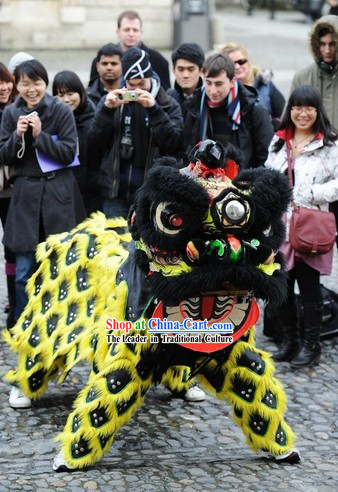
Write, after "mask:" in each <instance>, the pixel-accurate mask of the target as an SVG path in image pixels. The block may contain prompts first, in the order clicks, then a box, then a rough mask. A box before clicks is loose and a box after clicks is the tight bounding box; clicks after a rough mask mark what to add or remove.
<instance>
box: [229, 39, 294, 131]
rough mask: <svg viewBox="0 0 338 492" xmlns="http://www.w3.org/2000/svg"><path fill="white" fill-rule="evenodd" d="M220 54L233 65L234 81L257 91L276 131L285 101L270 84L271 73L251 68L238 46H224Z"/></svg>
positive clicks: (247, 54) (240, 47)
mask: <svg viewBox="0 0 338 492" xmlns="http://www.w3.org/2000/svg"><path fill="white" fill-rule="evenodd" d="M220 52H221V53H222V54H223V55H226V56H228V57H229V58H231V59H232V61H233V62H234V63H235V77H236V79H237V80H239V81H240V82H242V84H244V85H251V86H253V87H254V88H255V89H256V90H257V92H258V96H259V101H260V103H261V104H263V105H264V106H265V107H266V108H267V110H268V111H269V113H270V115H271V118H272V122H273V126H274V130H275V131H276V130H277V129H278V128H279V124H280V118H281V116H282V112H283V109H284V105H285V99H284V96H283V94H282V93H281V92H280V91H279V90H278V89H277V87H276V86H275V84H274V83H273V82H272V77H273V73H272V71H271V70H270V69H265V70H261V69H260V68H259V67H257V66H253V65H252V63H251V60H250V57H249V52H248V50H247V49H246V48H244V47H243V46H240V45H238V44H235V43H228V44H225V45H224V46H222V47H221V48H220Z"/></svg>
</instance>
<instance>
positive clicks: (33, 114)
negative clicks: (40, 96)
mask: <svg viewBox="0 0 338 492" xmlns="http://www.w3.org/2000/svg"><path fill="white" fill-rule="evenodd" d="M31 116H39V113H38V112H37V111H33V112H32V113H29V114H28V115H27V117H28V118H30V117H31Z"/></svg>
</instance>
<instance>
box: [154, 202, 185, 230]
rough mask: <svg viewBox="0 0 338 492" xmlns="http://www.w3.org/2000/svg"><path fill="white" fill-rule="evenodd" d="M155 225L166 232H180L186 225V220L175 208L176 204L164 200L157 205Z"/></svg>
mask: <svg viewBox="0 0 338 492" xmlns="http://www.w3.org/2000/svg"><path fill="white" fill-rule="evenodd" d="M154 223H155V226H156V227H157V228H158V229H160V231H162V232H165V233H166V234H178V233H179V232H180V231H181V229H182V227H183V226H184V220H183V217H182V216H181V215H179V214H178V213H177V212H176V211H175V209H174V204H172V203H170V202H163V203H160V204H159V205H157V207H156V210H155V214H154Z"/></svg>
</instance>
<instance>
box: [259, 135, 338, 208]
mask: <svg viewBox="0 0 338 492" xmlns="http://www.w3.org/2000/svg"><path fill="white" fill-rule="evenodd" d="M277 140H278V137H276V136H274V137H273V139H272V141H271V144H270V146H269V154H268V158H267V161H266V162H265V166H266V167H269V168H272V169H277V170H278V171H281V172H282V173H286V175H287V167H288V161H287V154H286V143H285V144H284V145H283V147H282V148H281V149H280V150H279V152H277V153H276V152H274V151H273V150H272V148H273V146H274V144H275V143H276V142H277ZM336 143H337V142H336ZM293 199H294V202H295V204H296V205H299V206H302V207H307V208H317V209H318V208H320V209H321V210H328V204H329V203H331V202H334V201H336V200H338V146H337V145H333V146H332V147H328V146H324V143H323V140H322V139H316V140H313V141H312V142H311V143H309V144H308V145H306V146H305V147H304V149H303V152H302V153H301V154H300V155H299V156H298V157H297V158H296V159H295V161H294V188H293Z"/></svg>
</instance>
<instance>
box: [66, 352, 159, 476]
mask: <svg viewBox="0 0 338 492" xmlns="http://www.w3.org/2000/svg"><path fill="white" fill-rule="evenodd" d="M136 347H137V350H136V348H135V353H133V352H132V350H131V348H132V347H131V348H129V347H128V346H127V345H126V344H122V343H121V344H119V345H118V350H117V351H115V348H116V347H114V346H112V345H111V346H110V351H109V353H108V354H107V355H106V359H105V363H106V367H105V368H104V369H103V370H102V371H100V372H99V373H98V374H94V373H93V372H92V373H91V376H90V379H89V382H88V385H87V386H86V388H84V390H83V391H81V393H80V394H79V396H78V398H77V399H76V401H75V408H74V411H73V412H72V413H71V414H70V415H69V417H68V420H67V424H66V426H65V428H64V431H63V432H62V434H60V435H59V436H58V438H57V440H58V441H60V442H61V444H62V450H63V452H64V455H65V457H66V460H67V462H68V463H69V464H70V465H71V466H72V467H74V468H82V467H85V466H88V465H90V464H92V463H94V462H95V461H97V460H99V459H100V458H101V457H102V456H103V454H105V453H106V452H107V451H108V450H109V448H110V446H111V444H112V442H113V440H114V436H115V433H116V432H117V431H118V429H119V428H120V427H121V426H122V425H124V424H125V423H126V422H128V420H130V418H131V417H132V415H133V414H134V413H135V411H136V410H137V409H138V408H139V406H140V405H141V404H142V402H143V400H144V396H145V394H146V391H147V390H148V388H149V386H150V385H151V384H152V375H153V374H152V371H151V368H150V370H148V369H147V365H146V364H145V365H143V366H142V365H141V364H139V362H140V358H141V353H140V344H138V345H136ZM124 355H127V356H128V358H123V357H124Z"/></svg>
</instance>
